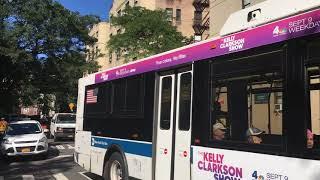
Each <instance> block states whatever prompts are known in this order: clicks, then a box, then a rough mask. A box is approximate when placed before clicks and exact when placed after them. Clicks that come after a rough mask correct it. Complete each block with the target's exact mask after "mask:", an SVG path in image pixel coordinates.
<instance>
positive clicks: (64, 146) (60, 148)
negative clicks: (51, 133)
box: [50, 144, 74, 150]
mask: <svg viewBox="0 0 320 180" xmlns="http://www.w3.org/2000/svg"><path fill="white" fill-rule="evenodd" d="M50 148H51V149H58V150H63V149H74V146H73V145H71V144H66V145H55V146H54V145H51V146H50Z"/></svg>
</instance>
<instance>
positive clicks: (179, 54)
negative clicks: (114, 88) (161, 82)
mask: <svg viewBox="0 0 320 180" xmlns="http://www.w3.org/2000/svg"><path fill="white" fill-rule="evenodd" d="M319 32H320V10H319V9H318V10H314V11H311V12H308V13H304V14H300V15H296V16H293V17H290V18H286V19H283V20H279V21H276V22H273V23H270V24H267V25H264V26H261V27H258V28H255V29H251V30H247V31H243V32H239V33H236V34H232V35H229V36H226V37H221V38H219V39H213V40H211V41H209V42H204V43H201V42H200V43H199V44H197V45H194V46H188V47H185V48H183V49H179V50H176V51H172V52H168V53H164V54H163V55H160V56H154V57H150V58H146V59H145V60H143V61H138V62H136V63H132V64H129V65H126V66H122V67H119V68H115V69H112V70H107V71H105V72H101V73H97V74H96V75H95V83H101V82H105V81H110V80H114V79H118V78H122V77H127V76H132V75H135V74H140V73H144V72H149V71H154V70H160V69H163V68H166V67H170V66H175V65H179V64H184V63H189V62H193V61H199V60H204V59H208V58H213V57H217V56H221V55H225V54H230V53H233V52H239V51H244V50H247V49H251V48H254V47H259V46H263V45H267V44H272V43H277V42H281V41H285V40H289V39H293V38H297V37H302V36H307V35H311V34H316V33H319Z"/></svg>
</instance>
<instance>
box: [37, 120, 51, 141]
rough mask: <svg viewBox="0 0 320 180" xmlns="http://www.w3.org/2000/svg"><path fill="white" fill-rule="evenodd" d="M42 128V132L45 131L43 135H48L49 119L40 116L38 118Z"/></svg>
mask: <svg viewBox="0 0 320 180" xmlns="http://www.w3.org/2000/svg"><path fill="white" fill-rule="evenodd" d="M38 121H39V123H40V125H41V127H42V129H43V132H44V133H45V135H46V136H47V137H49V134H50V132H49V129H50V120H49V119H48V118H41V119H39V120H38Z"/></svg>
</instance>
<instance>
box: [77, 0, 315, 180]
mask: <svg viewBox="0 0 320 180" xmlns="http://www.w3.org/2000/svg"><path fill="white" fill-rule="evenodd" d="M319 49H320V1H319V0H281V2H280V1H279V0H267V1H264V2H263V3H260V4H257V5H255V6H252V7H249V8H246V9H243V10H241V11H239V12H235V13H234V14H232V15H231V16H230V18H229V19H228V21H227V22H226V24H225V26H224V27H223V28H222V30H221V37H216V38H213V39H210V40H206V41H203V42H199V43H195V44H192V45H189V46H185V47H182V48H179V49H175V50H172V51H169V52H165V53H162V54H158V55H155V56H152V57H148V58H145V59H142V60H138V61H134V62H131V63H129V64H125V65H123V66H119V67H115V68H112V69H109V70H106V71H102V72H98V73H94V74H91V75H88V76H87V77H84V78H81V79H80V80H79V89H78V103H77V122H76V136H75V154H74V157H75V162H76V163H78V164H79V165H80V166H82V167H83V168H85V169H86V170H87V171H90V172H92V173H95V174H97V175H100V176H102V177H103V178H104V179H106V180H120V179H122V180H129V179H134V180H264V179H266V180H289V179H290V180H301V179H303V180H317V179H319V177H320V172H319V169H320V162H319V159H320V153H319V152H320V137H319V135H320V121H319V119H320V53H319V52H320V51H319ZM219 128H220V129H219ZM217 132H219V133H220V134H217ZM217 136H219V138H217ZM257 139H258V140H257Z"/></svg>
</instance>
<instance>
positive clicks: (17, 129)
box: [6, 123, 41, 135]
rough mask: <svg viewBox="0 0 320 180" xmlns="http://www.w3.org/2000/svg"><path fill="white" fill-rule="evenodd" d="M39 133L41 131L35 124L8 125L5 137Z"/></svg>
mask: <svg viewBox="0 0 320 180" xmlns="http://www.w3.org/2000/svg"><path fill="white" fill-rule="evenodd" d="M37 133H41V129H40V127H39V126H38V124H36V123H21V124H9V126H8V128H7V132H6V134H7V135H23V134H37Z"/></svg>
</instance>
